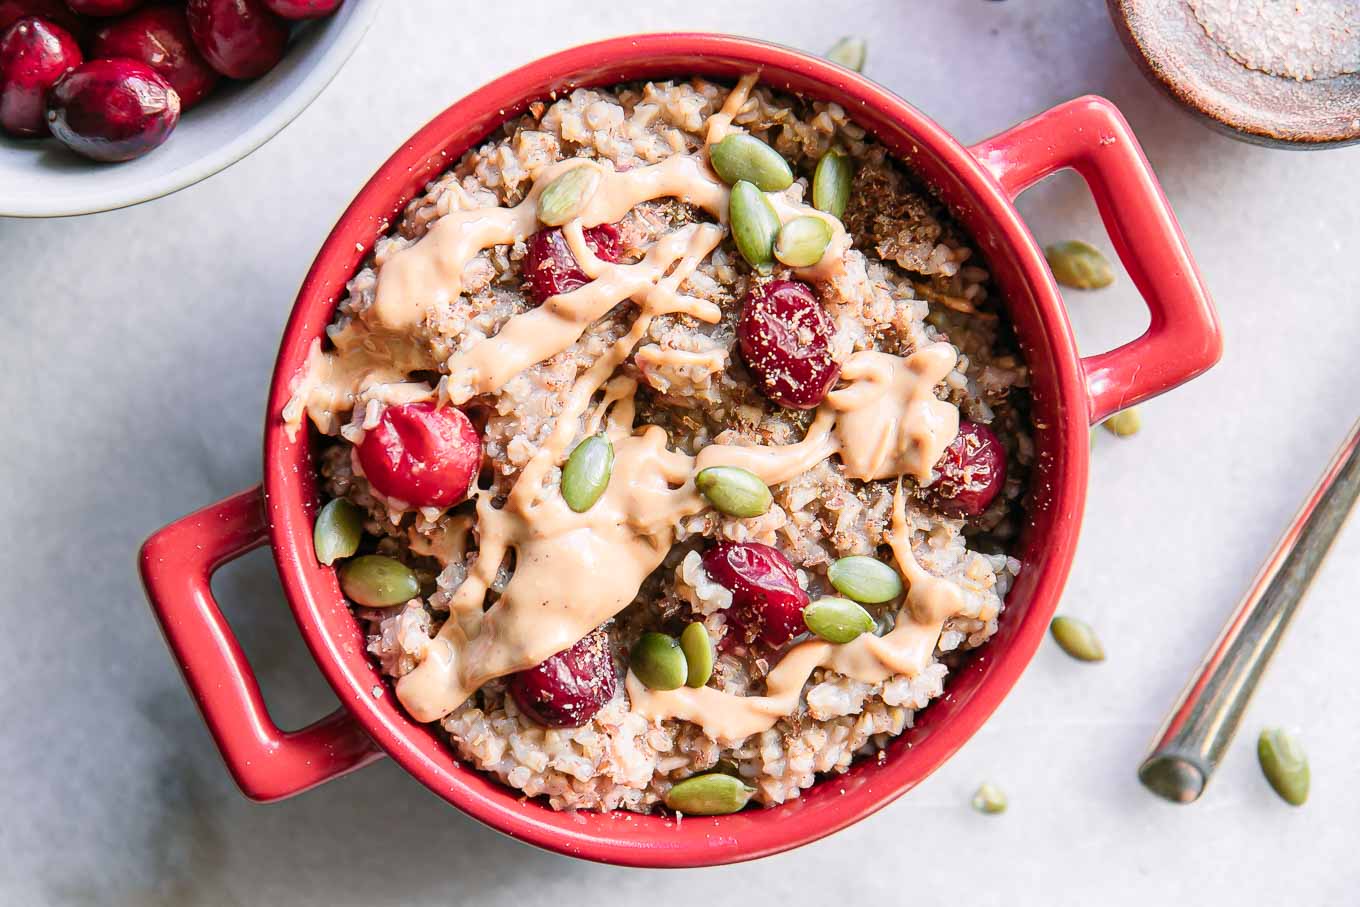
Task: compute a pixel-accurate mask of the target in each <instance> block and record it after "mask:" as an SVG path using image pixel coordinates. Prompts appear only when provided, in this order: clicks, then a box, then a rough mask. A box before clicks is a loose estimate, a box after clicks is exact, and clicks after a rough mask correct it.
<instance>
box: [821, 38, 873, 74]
mask: <svg viewBox="0 0 1360 907" xmlns="http://www.w3.org/2000/svg"><path fill="white" fill-rule="evenodd" d="M868 55H869V45H868V43H867V42H866V41H865V40H864V39H863V38H860V37H856V36H855V35H847V36H846V37H844V38H841V39H840V40H839V41H837V42H836V43H835V44H833V45H831V49H830V50H828V51H827V52H826V58H827V59H828V60H830V61H831V62H832V63H839V64H840V65H842V66H844V67H845V68H846V69H853V70H854V71H855V72H863V71H864V61H865V58H867V57H868Z"/></svg>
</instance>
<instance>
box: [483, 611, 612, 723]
mask: <svg viewBox="0 0 1360 907" xmlns="http://www.w3.org/2000/svg"><path fill="white" fill-rule="evenodd" d="M617 682H618V681H617V679H616V678H615V676H614V658H613V656H612V655H610V654H609V634H608V633H607V632H605V630H604V629H603V628H600V627H597V628H596V629H595V630H592V631H591V632H590V634H589V635H588V636H586V637H585V638H584V639H582V640H580V641H579V642H578V643H576V645H574V646H572V647H571V648H570V649H567V650H566V651H564V652H558V653H557V654H556V655H554V656H552V657H551V658H549V659H548V660H547V661H545V662H543V663H542V664H541V665H538V666H537V667H533V668H529V669H528V670H527V671H520V672H519V673H518V674H514V675H512V676H511V678H510V683H509V687H510V695H511V696H513V697H515V702H516V704H518V705H519V707H520V710H521V711H523V712H524V713H525V714H526V715H528V716H529V717H530V718H532V719H533V720H534V721H537V722H538V723H539V724H542V725H546V726H547V727H580V726H581V725H583V724H585V723H586V722H587V721H589V720H590V719H591V718H593V717H595V713H596V712H598V711H599V710H600V709H602V708H604V704H605V703H606V702H608V701H609V700H610V699H612V698H613V697H614V686H615V684H616V683H617Z"/></svg>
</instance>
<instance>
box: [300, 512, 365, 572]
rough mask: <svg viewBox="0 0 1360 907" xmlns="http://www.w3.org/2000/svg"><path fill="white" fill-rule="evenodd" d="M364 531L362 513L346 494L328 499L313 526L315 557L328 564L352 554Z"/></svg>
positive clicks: (356, 548)
mask: <svg viewBox="0 0 1360 907" xmlns="http://www.w3.org/2000/svg"><path fill="white" fill-rule="evenodd" d="M363 534H364V514H363V512H362V511H361V510H359V508H358V507H356V506H354V505H353V504H352V503H350V502H349V501H347V500H346V499H345V498H335V499H333V500H330V501H327V502H326V506H325V507H322V508H321V512H320V513H318V514H317V515H316V526H315V527H313V529H312V547H313V548H315V549H316V559H317V560H318V561H319V562H321V563H323V564H325V565H326V566H328V567H329V566H330V565H331V564H333V563H335V562H336V561H338V560H340V559H341V558H346V557H351V556H352V555H353V554H354V552H356V551H358V550H359V540H360V539H361V538H362V537H363Z"/></svg>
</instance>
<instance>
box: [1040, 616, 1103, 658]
mask: <svg viewBox="0 0 1360 907" xmlns="http://www.w3.org/2000/svg"><path fill="white" fill-rule="evenodd" d="M1048 630H1049V632H1050V633H1052V634H1053V639H1054V640H1055V641H1056V642H1057V643H1058V645H1059V646H1061V647H1062V650H1063V651H1064V652H1066V653H1067V654H1068V655H1071V656H1072V657H1073V658H1075V659H1078V660H1079V661H1104V660H1105V647H1104V646H1102V645H1101V644H1100V639H1099V638H1098V637H1097V636H1096V631H1095V630H1092V629H1091V627H1090V625H1089V624H1087V623H1086V622H1085V621H1082V620H1077V619H1076V618H1075V617H1055V618H1053V623H1051V624H1049V626H1048Z"/></svg>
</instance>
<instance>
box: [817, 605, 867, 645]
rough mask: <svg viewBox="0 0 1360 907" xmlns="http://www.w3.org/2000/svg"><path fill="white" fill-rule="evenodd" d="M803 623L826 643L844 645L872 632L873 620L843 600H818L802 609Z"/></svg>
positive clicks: (858, 607) (865, 612)
mask: <svg viewBox="0 0 1360 907" xmlns="http://www.w3.org/2000/svg"><path fill="white" fill-rule="evenodd" d="M803 623H805V624H807V628H808V629H809V630H811V631H812V632H813V633H816V634H817V635H818V636H820V637H821V638H822V639H825V640H826V641H827V642H834V643H846V642H850V641H851V640H852V639H856V638H857V637H859V636H862V635H863V634H865V633H872V632H874V618H873V616H872V615H870V614H869V612H868V611H865V610H864V609H863V608H861V607H860V606H859V605H857V604H855V603H854V602H852V601H849V600H848V599H844V598H819V599H817V600H816V601H815V602H813V603H812V604H810V605H808V606H807V607H806V608H804V609H803Z"/></svg>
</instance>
